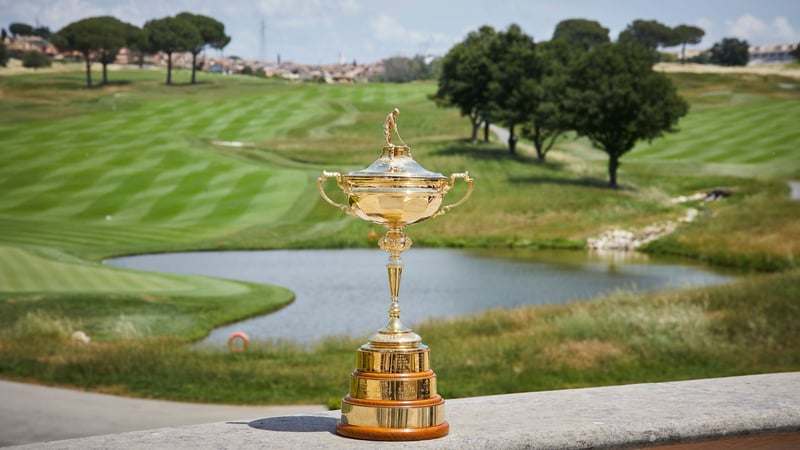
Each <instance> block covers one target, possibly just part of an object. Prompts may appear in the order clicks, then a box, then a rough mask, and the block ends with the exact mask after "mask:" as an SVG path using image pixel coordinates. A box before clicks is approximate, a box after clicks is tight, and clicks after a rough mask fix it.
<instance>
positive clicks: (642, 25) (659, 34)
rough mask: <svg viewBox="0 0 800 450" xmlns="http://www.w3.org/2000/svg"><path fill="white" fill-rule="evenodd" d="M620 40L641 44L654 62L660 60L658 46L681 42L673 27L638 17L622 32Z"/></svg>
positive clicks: (669, 45) (626, 42) (668, 45)
mask: <svg viewBox="0 0 800 450" xmlns="http://www.w3.org/2000/svg"><path fill="white" fill-rule="evenodd" d="M618 40H619V42H622V43H625V44H638V45H641V46H642V47H643V48H644V49H645V50H647V51H648V53H649V54H650V58H651V60H652V61H653V62H656V61H658V59H659V56H658V52H657V50H658V47H672V46H674V45H678V44H679V43H680V41H679V39H678V36H677V33H676V32H675V30H673V29H672V28H670V27H668V26H666V25H664V24H663V23H661V22H658V21H656V20H641V19H636V20H634V21H633V23H631V24H629V25H628V27H627V28H625V29H624V30H623V31H622V32H621V33H620V34H619V38H618Z"/></svg>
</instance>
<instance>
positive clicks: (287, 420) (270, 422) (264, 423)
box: [248, 416, 337, 434]
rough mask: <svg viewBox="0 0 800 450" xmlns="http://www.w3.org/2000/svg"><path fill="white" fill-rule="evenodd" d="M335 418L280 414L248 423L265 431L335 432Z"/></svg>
mask: <svg viewBox="0 0 800 450" xmlns="http://www.w3.org/2000/svg"><path fill="white" fill-rule="evenodd" d="M336 422H337V419H336V418H333V417H325V416H281V417H267V418H264V419H257V420H253V421H251V422H249V423H248V425H249V426H250V427H252V428H257V429H259V430H266V431H288V432H293V433H318V432H322V431H327V432H329V433H331V434H336Z"/></svg>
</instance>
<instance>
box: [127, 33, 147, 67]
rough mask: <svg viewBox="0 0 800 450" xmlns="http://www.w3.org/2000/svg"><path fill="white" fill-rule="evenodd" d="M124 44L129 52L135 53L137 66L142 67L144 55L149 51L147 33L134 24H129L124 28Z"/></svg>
mask: <svg viewBox="0 0 800 450" xmlns="http://www.w3.org/2000/svg"><path fill="white" fill-rule="evenodd" d="M125 46H126V47H127V48H128V51H129V52H131V54H133V55H136V58H137V59H138V63H139V68H140V69H141V68H142V67H144V55H145V54H146V53H149V52H150V42H149V40H148V39H147V33H146V32H145V31H144V30H143V29H141V28H139V27H137V26H135V25H129V26H128V27H127V28H126V30H125Z"/></svg>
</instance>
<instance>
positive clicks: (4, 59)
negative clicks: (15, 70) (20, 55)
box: [0, 41, 8, 67]
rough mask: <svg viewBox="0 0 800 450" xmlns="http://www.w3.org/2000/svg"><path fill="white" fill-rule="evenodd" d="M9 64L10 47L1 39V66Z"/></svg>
mask: <svg viewBox="0 0 800 450" xmlns="http://www.w3.org/2000/svg"><path fill="white" fill-rule="evenodd" d="M6 64H8V47H6V43H5V42H3V41H0V66H2V67H5V66H6Z"/></svg>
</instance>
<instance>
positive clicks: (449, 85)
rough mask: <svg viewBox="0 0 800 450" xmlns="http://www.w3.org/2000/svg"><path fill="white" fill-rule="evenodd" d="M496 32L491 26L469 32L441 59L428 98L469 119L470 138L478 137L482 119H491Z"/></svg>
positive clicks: (475, 138) (473, 139) (474, 139)
mask: <svg viewBox="0 0 800 450" xmlns="http://www.w3.org/2000/svg"><path fill="white" fill-rule="evenodd" d="M496 38H497V32H496V31H495V30H494V28H492V27H490V26H483V27H481V28H480V29H479V30H478V31H472V32H470V33H469V34H468V35H467V37H466V38H465V39H464V41H462V42H460V43H458V44H456V45H455V46H453V48H451V49H450V51H448V52H447V55H445V57H444V58H443V60H442V72H441V75H440V76H439V82H438V88H437V90H436V93H435V94H434V95H432V96H431V99H432V100H434V101H435V102H436V104H437V105H438V106H440V107H456V108H458V109H459V111H460V113H461V115H462V116H467V117H468V118H469V120H470V122H471V123H472V135H471V140H472V141H473V142H475V141H476V140H477V139H478V128H479V127H480V125H481V122H484V121H487V122H488V120H489V119H490V115H491V109H492V106H491V97H490V95H489V85H490V83H491V82H492V80H493V78H492V77H493V75H494V71H495V64H494V62H493V61H492V59H491V49H492V45H493V41H494V40H495V39H496Z"/></svg>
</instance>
